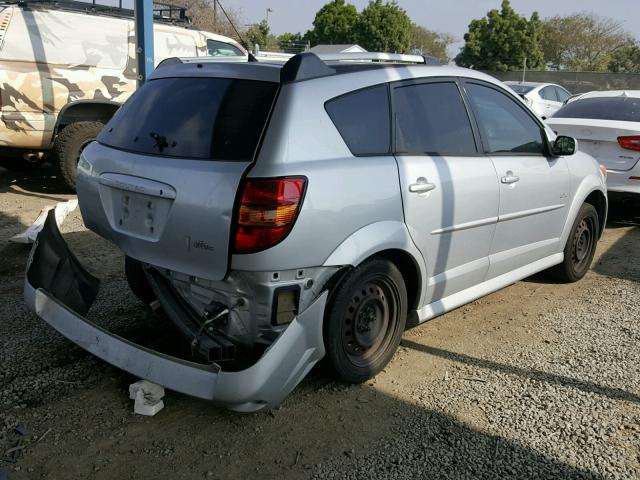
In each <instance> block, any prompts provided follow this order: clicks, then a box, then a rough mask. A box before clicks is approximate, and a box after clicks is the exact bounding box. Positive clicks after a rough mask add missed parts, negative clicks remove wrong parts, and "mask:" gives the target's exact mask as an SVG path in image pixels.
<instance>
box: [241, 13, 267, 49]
mask: <svg viewBox="0 0 640 480" xmlns="http://www.w3.org/2000/svg"><path fill="white" fill-rule="evenodd" d="M270 31H271V29H270V28H269V24H268V23H267V21H266V20H262V21H261V22H260V23H256V24H254V25H251V26H250V27H249V28H248V29H247V31H246V32H245V33H244V38H245V40H246V41H247V43H248V44H249V48H250V49H252V50H253V48H254V45H256V44H258V45H259V46H260V48H266V47H267V45H268V43H269V37H270V36H271V35H270Z"/></svg>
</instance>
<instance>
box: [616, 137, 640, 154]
mask: <svg viewBox="0 0 640 480" xmlns="http://www.w3.org/2000/svg"><path fill="white" fill-rule="evenodd" d="M618 144H619V145H620V146H621V147H622V148H624V149H626V150H635V151H636V152H640V135H630V136H627V137H618Z"/></svg>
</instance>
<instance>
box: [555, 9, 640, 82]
mask: <svg viewBox="0 0 640 480" xmlns="http://www.w3.org/2000/svg"><path fill="white" fill-rule="evenodd" d="M543 28H544V45H543V50H544V57H545V61H546V62H547V64H549V65H550V67H551V68H553V69H555V70H572V71H590V72H603V71H606V70H607V69H608V68H609V64H610V63H611V61H612V60H613V56H614V54H615V52H616V51H617V50H619V49H622V48H623V47H625V46H627V45H629V43H630V42H631V41H632V40H631V36H630V35H629V33H627V32H626V31H625V30H624V28H623V26H622V24H621V23H620V22H618V21H616V20H614V19H612V18H606V17H599V16H597V15H594V14H587V13H577V14H575V15H569V16H565V17H561V16H555V17H551V18H547V19H545V20H544V22H543Z"/></svg>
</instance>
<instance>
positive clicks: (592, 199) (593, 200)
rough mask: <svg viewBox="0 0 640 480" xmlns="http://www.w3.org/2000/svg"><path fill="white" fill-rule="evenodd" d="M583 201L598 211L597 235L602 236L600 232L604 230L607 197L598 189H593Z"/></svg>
mask: <svg viewBox="0 0 640 480" xmlns="http://www.w3.org/2000/svg"><path fill="white" fill-rule="evenodd" d="M584 202H585V203H589V204H591V205H593V207H594V208H595V209H596V212H598V224H599V225H598V227H599V229H600V230H599V232H598V233H599V235H600V236H602V232H604V226H605V225H604V222H605V218H606V216H607V199H606V198H605V196H604V194H603V193H602V192H601V191H600V190H595V191H593V192H591V193H590V194H589V195H588V196H587V198H586V199H585V200H584Z"/></svg>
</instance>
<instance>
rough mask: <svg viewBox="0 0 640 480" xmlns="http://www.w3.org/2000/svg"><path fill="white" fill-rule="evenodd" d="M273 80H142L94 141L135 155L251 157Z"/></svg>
mask: <svg viewBox="0 0 640 480" xmlns="http://www.w3.org/2000/svg"><path fill="white" fill-rule="evenodd" d="M277 88H278V84H276V83H269V82H261V81H253V80H237V79H228V78H159V79H156V80H151V81H149V82H147V83H145V84H144V86H143V87H142V88H141V89H140V90H138V91H137V92H136V93H135V94H134V95H133V96H132V97H131V98H130V99H129V100H128V101H127V102H126V103H125V104H124V105H123V106H122V107H121V108H120V109H119V110H118V112H117V113H116V114H115V115H114V117H113V118H112V119H111V121H110V122H109V123H108V124H107V125H106V126H105V128H104V129H103V130H102V132H101V133H100V135H99V136H98V141H99V142H100V143H103V144H105V145H108V146H111V147H115V148H120V149H123V150H128V151H131V152H136V153H144V154H153V155H161V156H167V157H184V158H195V159H212V160H251V159H252V158H253V155H254V152H255V150H256V147H257V144H258V140H259V139H260V135H261V133H262V130H263V128H264V126H265V124H266V122H267V117H268V115H269V111H270V109H271V105H272V104H273V101H274V98H275V95H276V92H277Z"/></svg>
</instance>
